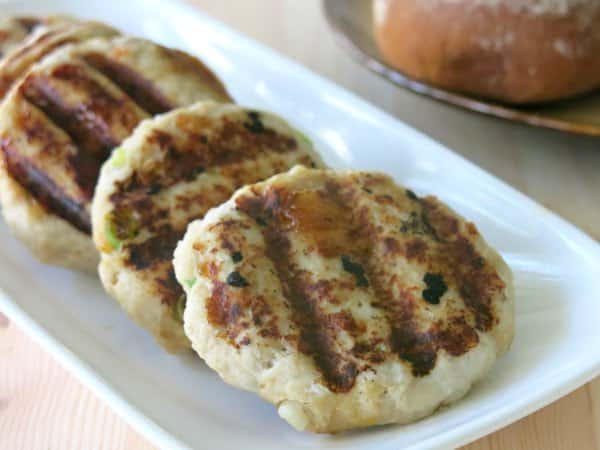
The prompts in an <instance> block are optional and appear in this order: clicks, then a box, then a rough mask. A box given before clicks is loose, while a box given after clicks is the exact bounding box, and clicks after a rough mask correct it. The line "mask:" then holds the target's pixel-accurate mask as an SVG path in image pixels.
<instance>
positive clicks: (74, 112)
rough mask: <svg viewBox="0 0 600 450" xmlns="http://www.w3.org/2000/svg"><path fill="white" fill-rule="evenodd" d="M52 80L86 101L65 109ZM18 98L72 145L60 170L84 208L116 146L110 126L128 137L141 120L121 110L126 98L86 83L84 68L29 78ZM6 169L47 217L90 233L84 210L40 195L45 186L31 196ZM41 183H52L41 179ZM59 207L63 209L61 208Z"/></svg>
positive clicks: (65, 66) (54, 196)
mask: <svg viewBox="0 0 600 450" xmlns="http://www.w3.org/2000/svg"><path fill="white" fill-rule="evenodd" d="M52 79H54V80H60V81H62V82H66V83H68V84H69V85H73V86H75V87H76V88H77V89H79V90H81V91H83V92H85V93H86V99H87V101H86V102H83V103H79V104H77V105H75V106H72V105H69V104H68V103H67V100H66V99H65V98H64V97H63V96H62V94H61V93H60V92H59V91H57V90H56V89H55V88H54V87H53V85H52ZM117 87H119V86H117ZM20 92H21V93H22V95H23V97H24V98H25V100H26V101H27V102H29V103H30V104H31V105H32V106H33V107H35V108H37V109H39V110H40V111H41V112H43V113H44V115H45V117H46V119H47V120H48V121H49V122H50V123H52V124H54V125H55V126H56V127H58V128H59V129H61V130H62V131H64V132H65V133H66V134H67V135H68V136H69V138H70V139H71V141H72V142H73V144H74V145H75V147H76V151H75V152H74V153H72V154H69V155H68V156H67V158H66V160H65V164H66V165H68V167H69V170H70V171H71V173H72V174H73V177H74V181H75V182H76V184H77V185H78V187H79V188H80V190H81V193H82V195H83V201H84V202H90V201H91V199H92V197H93V194H94V189H95V186H96V182H97V179H98V175H99V173H100V168H101V167H102V164H103V163H104V161H105V160H106V159H107V158H108V157H109V156H110V153H111V151H112V149H113V148H114V147H115V146H116V145H118V144H119V142H120V139H119V138H118V137H117V136H113V133H112V132H111V129H110V124H111V123H112V122H115V121H116V122H118V124H119V125H120V126H122V127H124V128H125V130H129V131H131V130H133V128H134V127H135V126H136V125H137V123H138V122H139V121H140V120H141V119H142V118H143V116H141V115H138V114H136V113H134V112H133V110H132V109H131V108H132V105H133V104H128V105H127V107H128V109H127V108H126V107H125V106H126V105H125V104H126V102H128V100H127V98H126V97H123V98H121V97H119V96H115V95H114V94H111V93H110V92H108V91H107V90H106V89H105V88H104V87H103V86H102V85H101V84H100V83H99V82H98V81H96V80H94V79H93V78H92V77H90V75H89V74H87V73H86V71H85V68H84V67H82V66H79V65H76V64H62V65H59V66H57V67H55V68H54V69H53V70H52V72H51V73H50V74H49V75H47V76H46V75H30V76H28V77H27V78H26V79H25V80H24V81H23V84H22V86H21V88H20ZM23 120H26V118H24V119H23ZM11 168H14V166H8V169H9V171H10V172H11V175H12V176H13V177H14V179H15V180H16V181H17V182H20V183H21V185H22V186H23V187H24V188H26V189H28V190H30V191H31V193H32V195H33V196H34V197H35V198H36V199H37V200H39V201H40V203H41V204H42V206H43V207H45V208H46V209H47V210H48V211H49V212H51V213H54V214H56V215H58V216H60V217H62V218H64V219H65V220H67V221H69V222H71V223H72V224H73V225H74V226H75V227H76V228H78V229H81V230H82V231H86V232H88V233H89V232H90V231H89V230H90V227H89V223H90V218H89V214H88V213H87V211H86V209H85V205H83V204H81V202H80V201H76V200H73V199H71V198H69V197H67V196H65V195H58V194H57V191H56V190H54V191H53V193H52V194H48V195H45V194H44V193H43V190H44V186H45V185H47V183H45V184H38V185H37V187H36V188H35V190H32V189H34V188H33V187H31V186H32V185H31V184H27V182H26V181H22V180H21V179H20V174H19V173H17V170H16V169H15V170H13V171H11ZM38 171H39V172H42V171H43V167H40V168H38ZM21 172H22V171H21ZM44 178H45V179H46V180H49V181H52V180H50V179H49V177H48V176H47V175H45V174H44ZM26 184H27V185H26ZM53 184H55V182H54V181H53ZM30 188H31V189H30ZM50 199H51V200H50ZM61 202H62V203H64V205H61ZM74 204H77V205H81V208H79V212H78V214H76V215H75V214H73V213H72V211H73V205H74ZM66 211H71V212H69V213H66Z"/></svg>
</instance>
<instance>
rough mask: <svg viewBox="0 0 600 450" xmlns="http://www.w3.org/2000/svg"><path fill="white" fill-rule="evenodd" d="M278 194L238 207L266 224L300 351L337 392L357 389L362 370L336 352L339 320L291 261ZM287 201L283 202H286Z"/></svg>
mask: <svg viewBox="0 0 600 450" xmlns="http://www.w3.org/2000/svg"><path fill="white" fill-rule="evenodd" d="M282 200H283V199H281V198H280V197H279V195H278V193H276V192H275V191H270V192H269V194H268V195H267V196H265V197H245V198H240V199H238V203H237V206H238V208H239V209H240V210H241V211H243V212H244V213H246V214H248V215H249V216H250V217H252V218H253V219H254V220H257V221H259V222H261V223H265V224H266V226H265V227H264V228H263V229H262V231H263V236H264V239H265V243H266V255H267V257H268V258H269V259H271V261H272V263H273V266H274V267H275V270H276V271H277V275H278V277H279V279H280V281H281V286H282V288H283V293H284V295H285V297H286V299H287V300H288V301H289V303H290V305H291V307H292V320H293V321H294V323H295V324H296V326H297V327H298V330H299V336H298V338H299V341H298V349H299V351H301V352H302V353H305V354H307V355H310V356H311V357H312V358H313V360H314V362H315V365H316V367H318V368H319V370H320V371H321V373H322V375H323V378H324V380H325V382H326V384H327V386H328V387H329V389H330V390H331V391H333V392H348V391H349V390H350V389H352V386H354V383H355V381H356V377H357V375H358V372H359V368H358V367H357V366H356V364H355V363H354V362H353V361H352V360H350V359H349V358H348V357H347V355H343V354H341V353H340V352H338V351H336V349H335V335H336V333H337V332H338V331H339V330H338V329H337V328H338V326H337V325H336V321H335V320H332V318H330V317H329V316H328V315H327V314H326V313H324V312H323V311H322V310H321V308H320V305H319V303H320V301H323V300H326V299H323V298H321V297H320V296H318V295H317V296H313V295H311V292H312V293H314V292H315V291H314V290H311V289H310V288H309V285H310V281H309V274H307V273H302V272H300V271H298V270H297V269H296V268H295V267H294V265H293V263H292V262H291V249H290V242H289V239H288V237H287V234H286V228H287V227H288V226H289V224H286V223H285V219H284V222H281V219H282V218H283V217H285V215H286V211H285V210H281V209H280V208H282ZM284 201H285V200H283V202H284Z"/></svg>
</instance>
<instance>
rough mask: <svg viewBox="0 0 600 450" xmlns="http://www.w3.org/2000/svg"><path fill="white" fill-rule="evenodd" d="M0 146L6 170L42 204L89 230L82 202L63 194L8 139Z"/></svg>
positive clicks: (70, 221)
mask: <svg viewBox="0 0 600 450" xmlns="http://www.w3.org/2000/svg"><path fill="white" fill-rule="evenodd" d="M0 147H1V149H2V154H3V157H4V161H5V164H6V169H7V171H8V172H9V173H10V175H11V176H12V177H13V178H14V179H15V180H17V182H18V183H19V184H20V185H21V186H23V187H24V188H25V189H27V191H29V193H30V194H31V195H32V196H33V197H34V198H35V199H36V200H37V201H38V202H39V203H40V204H41V205H42V206H44V207H45V208H47V209H48V210H49V211H52V212H53V213H54V214H56V215H57V216H59V217H61V218H63V219H65V220H66V221H68V222H69V223H71V224H72V225H73V226H74V227H76V228H77V229H78V230H80V231H83V232H84V233H87V234H90V233H91V224H90V217H89V215H88V213H87V211H86V209H85V204H83V203H80V202H78V201H75V200H73V199H72V198H70V197H68V196H67V195H65V193H64V192H63V190H62V189H61V187H60V186H58V185H57V184H56V183H54V181H53V180H51V179H50V178H49V177H48V176H47V175H46V173H45V172H44V171H43V170H41V169H39V168H38V167H36V165H35V164H34V163H33V162H32V161H31V160H29V159H28V158H27V157H25V156H23V155H22V154H21V153H19V152H17V151H15V150H14V149H13V148H12V147H11V146H10V143H9V142H8V141H6V140H1V141H0Z"/></svg>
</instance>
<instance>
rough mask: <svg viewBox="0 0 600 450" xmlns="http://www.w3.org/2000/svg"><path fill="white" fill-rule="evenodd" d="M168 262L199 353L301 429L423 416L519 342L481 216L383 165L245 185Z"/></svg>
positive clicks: (504, 273) (502, 270)
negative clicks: (474, 219) (382, 169)
mask: <svg viewBox="0 0 600 450" xmlns="http://www.w3.org/2000/svg"><path fill="white" fill-rule="evenodd" d="M174 266H175V274H176V277H177V280H178V281H179V283H180V284H181V285H182V287H183V288H184V290H185V293H186V295H187V304H186V308H185V313H184V324H185V332H186V335H187V336H188V337H189V339H190V340H191V342H192V346H193V348H194V349H195V350H196V352H197V353H198V354H199V355H200V356H201V357H202V358H203V359H204V360H205V361H206V363H207V364H208V365H209V366H210V367H212V368H213V369H214V370H216V371H217V372H218V373H219V375H220V376H221V377H222V378H223V379H224V380H225V381H226V382H228V383H230V384H233V385H234V386H237V387H240V388H243V389H246V390H249V391H253V392H256V393H257V394H259V395H260V396H261V397H263V398H265V399H267V400H269V401H271V402H272V403H274V404H276V405H277V406H278V411H279V414H280V415H281V416H282V417H283V418H284V419H285V420H287V421H288V422H290V423H291V424H292V425H293V426H294V427H296V428H298V429H304V430H311V431H317V432H336V431H341V430H346V429H350V428H354V427H362V426H369V425H376V424H386V423H406V422H410V421H414V420H417V419H419V418H422V417H424V416H427V415H429V414H431V413H432V412H434V411H435V410H436V409H437V408H438V407H439V406H440V405H444V404H448V403H450V402H453V401H455V400H457V399H458V398H460V397H462V396H463V395H464V394H465V393H466V392H467V391H468V390H469V389H470V387H471V385H472V383H474V382H475V381H477V380H479V379H481V378H482V377H483V376H484V375H485V374H486V373H487V372H488V371H489V370H490V368H491V366H492V364H493V362H494V361H495V359H496V358H497V357H498V356H499V355H500V354H501V353H503V352H504V351H506V350H507V348H508V347H509V345H510V343H511V340H512V336H513V328H514V325H513V321H514V318H513V316H514V312H513V289H512V275H511V272H510V270H509V268H508V267H507V266H506V264H505V263H504V261H503V260H502V259H501V257H500V256H499V255H498V254H497V253H496V252H495V251H494V250H493V249H491V248H490V247H489V246H488V245H487V244H486V243H485V241H484V240H483V238H482V236H481V235H480V233H479V232H478V230H477V228H476V227H475V225H473V224H472V223H470V222H467V221H465V220H464V219H462V218H461V217H460V216H458V215H457V214H456V213H455V212H453V211H451V210H450V209H449V208H448V207H446V206H445V205H443V204H442V203H441V202H439V201H438V200H437V199H436V198H434V197H426V198H420V197H418V196H416V195H415V194H414V193H413V192H412V191H409V190H406V189H404V188H402V187H400V186H398V185H396V184H394V182H393V181H392V180H391V179H390V178H388V177H387V176H384V175H381V174H377V173H368V172H334V171H325V170H309V169H304V168H295V169H293V170H291V171H290V172H288V173H286V174H282V175H278V176H275V177H273V178H271V179H269V180H267V181H266V182H263V183H259V184H255V185H250V186H247V187H244V188H242V189H240V190H238V191H237V192H236V193H235V195H234V196H233V198H232V199H231V200H229V201H228V202H227V203H225V204H223V205H222V206H220V207H218V208H215V209H213V210H211V211H210V212H209V213H208V214H207V215H206V216H205V217H204V219H202V220H198V221H195V222H193V223H192V224H191V225H190V226H189V228H188V230H187V232H186V234H185V237H184V239H183V240H182V241H181V242H180V244H179V245H178V247H177V250H176V252H175V260H174Z"/></svg>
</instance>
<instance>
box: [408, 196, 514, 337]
mask: <svg viewBox="0 0 600 450" xmlns="http://www.w3.org/2000/svg"><path fill="white" fill-rule="evenodd" d="M419 203H420V206H421V208H422V215H423V218H424V219H425V220H427V222H428V223H429V224H430V226H431V227H432V228H433V229H434V231H435V234H436V236H437V237H438V240H437V242H436V243H435V246H434V248H433V255H432V257H431V258H430V259H431V260H432V262H431V271H432V272H433V271H436V272H443V273H444V275H445V277H446V278H448V282H449V283H450V284H452V285H454V287H455V289H456V290H457V291H458V292H459V294H460V296H461V297H462V299H463V301H464V302H465V305H466V306H467V308H468V309H469V310H470V311H471V312H472V314H473V315H474V317H475V327H476V328H477V329H478V330H480V331H489V330H490V329H491V328H492V327H493V326H494V325H495V320H496V318H497V316H496V312H495V310H494V305H493V298H494V296H495V295H496V294H497V293H498V292H501V291H502V290H503V289H504V288H505V287H506V286H505V283H504V282H503V281H502V279H501V278H500V276H499V275H498V272H497V271H496V269H495V268H494V267H493V266H491V265H490V264H489V263H487V262H486V261H485V259H484V258H483V257H482V256H481V255H480V254H479V253H478V252H477V250H476V249H475V247H474V245H473V243H472V242H471V241H470V240H469V239H467V237H466V236H464V235H463V234H462V232H461V231H460V227H459V224H458V221H457V219H456V218H455V217H453V216H451V215H449V214H448V213H447V212H445V211H444V209H443V208H442V207H440V205H439V204H438V202H437V201H436V200H433V199H431V198H426V199H423V200H419ZM467 230H468V232H470V233H471V235H472V236H471V238H474V237H476V235H477V229H476V228H475V226H474V225H473V224H468V225H467Z"/></svg>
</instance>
